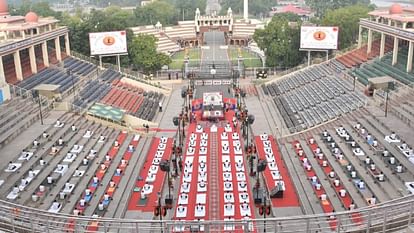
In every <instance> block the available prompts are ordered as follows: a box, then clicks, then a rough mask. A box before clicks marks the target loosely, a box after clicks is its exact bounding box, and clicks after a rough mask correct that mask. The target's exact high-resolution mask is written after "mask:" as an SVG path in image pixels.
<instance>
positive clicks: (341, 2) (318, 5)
mask: <svg viewBox="0 0 414 233" xmlns="http://www.w3.org/2000/svg"><path fill="white" fill-rule="evenodd" d="M370 2H371V1H370V0H305V3H306V5H308V6H309V7H310V8H311V9H312V10H314V11H316V16H317V17H319V18H322V17H323V16H324V15H325V12H326V11H327V10H335V9H338V8H341V7H346V6H351V5H355V4H362V5H368V4H370Z"/></svg>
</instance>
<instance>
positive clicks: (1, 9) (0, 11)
mask: <svg viewBox="0 0 414 233" xmlns="http://www.w3.org/2000/svg"><path fill="white" fill-rule="evenodd" d="M2 15H9V7H8V5H7V0H0V16H2Z"/></svg>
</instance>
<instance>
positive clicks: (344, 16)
mask: <svg viewBox="0 0 414 233" xmlns="http://www.w3.org/2000/svg"><path fill="white" fill-rule="evenodd" d="M371 10H372V8H370V7H368V6H366V5H353V6H348V7H343V8H339V9H336V10H328V11H327V12H326V14H325V16H324V17H323V19H322V21H321V23H322V25H324V26H338V27H339V45H340V47H341V48H346V47H348V46H350V45H352V44H353V43H355V41H356V39H357V36H358V30H359V26H358V22H359V19H360V18H367V17H368V12H369V11H371Z"/></svg>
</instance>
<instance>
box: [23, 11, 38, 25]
mask: <svg viewBox="0 0 414 233" xmlns="http://www.w3.org/2000/svg"><path fill="white" fill-rule="evenodd" d="M24 18H25V20H26V23H37V21H38V20H39V16H37V14H36V13H34V12H33V11H29V12H28V13H27V14H26V16H25V17H24Z"/></svg>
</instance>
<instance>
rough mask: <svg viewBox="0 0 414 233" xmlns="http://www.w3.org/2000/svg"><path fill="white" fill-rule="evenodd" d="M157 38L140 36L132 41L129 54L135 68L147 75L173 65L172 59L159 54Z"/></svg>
mask: <svg viewBox="0 0 414 233" xmlns="http://www.w3.org/2000/svg"><path fill="white" fill-rule="evenodd" d="M156 40H157V39H156V38H155V37H154V36H152V35H145V34H139V35H137V36H135V37H134V38H133V39H132V42H131V44H129V46H128V53H129V57H130V59H131V62H132V63H133V65H134V67H135V68H137V69H140V70H142V71H143V72H144V73H146V74H150V73H153V72H154V71H157V70H160V69H161V68H162V67H163V66H164V65H169V64H170V63H171V58H170V57H169V56H167V55H166V54H163V53H158V52H157V46H156Z"/></svg>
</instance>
